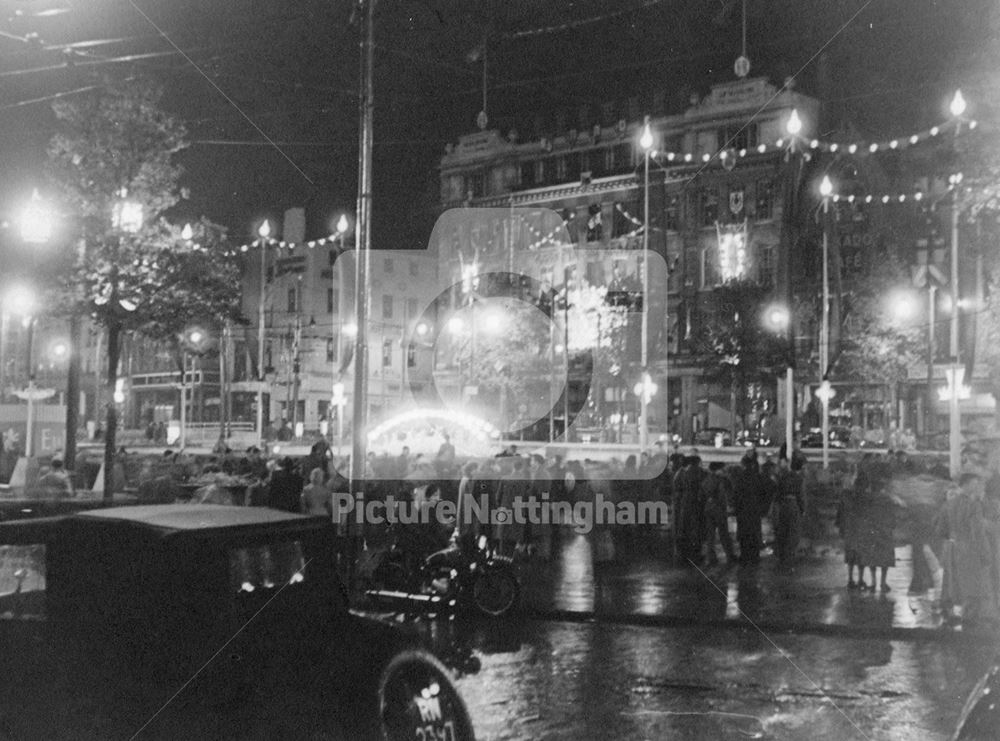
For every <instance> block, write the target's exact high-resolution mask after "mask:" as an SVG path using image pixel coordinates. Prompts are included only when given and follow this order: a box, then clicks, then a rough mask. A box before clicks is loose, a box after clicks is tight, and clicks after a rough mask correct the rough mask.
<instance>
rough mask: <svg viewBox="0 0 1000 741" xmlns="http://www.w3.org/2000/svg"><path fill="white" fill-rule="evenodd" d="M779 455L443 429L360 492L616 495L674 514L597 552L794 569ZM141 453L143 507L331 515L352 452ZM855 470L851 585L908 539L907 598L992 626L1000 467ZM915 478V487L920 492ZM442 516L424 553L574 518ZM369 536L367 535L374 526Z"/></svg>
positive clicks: (52, 487) (552, 530) (56, 471)
mask: <svg viewBox="0 0 1000 741" xmlns="http://www.w3.org/2000/svg"><path fill="white" fill-rule="evenodd" d="M783 453H784V451H782V453H781V454H779V455H778V456H772V455H770V454H766V453H763V452H758V451H757V450H755V449H750V450H748V451H747V452H746V453H745V454H744V455H743V457H742V459H741V460H740V461H739V462H738V463H737V464H734V465H727V464H723V463H721V462H712V463H709V464H708V465H707V466H706V465H705V463H704V462H703V461H702V459H701V457H700V456H699V455H698V452H697V450H696V449H693V448H691V449H688V450H687V451H686V452H684V453H682V452H681V451H680V450H679V449H678V448H676V447H675V448H674V449H673V450H672V451H670V452H668V451H667V450H666V449H665V446H664V445H663V444H658V445H657V446H656V447H655V448H654V449H653V450H652V451H651V452H650V453H648V454H645V453H644V454H642V455H641V456H638V457H636V456H629V457H628V458H626V459H625V460H624V461H621V460H617V459H612V460H610V461H594V460H586V459H585V460H583V461H578V460H569V461H566V460H564V459H563V458H562V457H561V456H559V455H552V456H550V457H547V458H546V457H544V456H541V455H538V454H532V455H524V454H522V453H520V452H519V451H518V450H517V448H516V446H514V445H511V446H509V447H508V448H506V449H504V450H503V451H501V452H500V453H499V454H498V455H497V456H495V457H488V458H479V459H460V458H458V457H457V456H456V452H455V448H454V446H453V445H452V443H451V441H450V440H448V439H447V437H445V440H444V442H443V443H442V445H441V447H440V449H439V450H438V452H437V454H436V455H421V454H411V452H410V450H409V449H408V448H407V447H405V446H404V447H403V448H402V450H401V451H400V452H399V453H398V454H395V455H390V454H387V453H383V454H375V453H369V455H368V458H367V459H366V462H365V475H364V484H363V486H364V493H365V497H366V499H368V500H380V501H383V502H384V501H387V500H389V499H392V500H393V501H395V502H401V503H406V502H409V503H412V504H413V505H414V506H416V507H424V508H426V507H430V508H434V507H435V506H436V505H437V503H438V502H440V501H444V500H450V501H451V502H452V503H453V504H455V505H456V508H455V510H456V511H458V512H462V511H463V501H464V500H465V499H466V498H467V497H475V498H476V500H477V502H483V501H486V502H488V503H489V508H490V510H491V511H492V510H495V509H498V508H505V509H510V508H511V507H512V506H513V504H514V502H516V501H518V500H520V501H531V500H542V499H544V500H545V501H547V502H550V503H558V502H565V503H569V504H571V505H572V504H575V503H578V502H593V501H594V500H595V498H596V497H597V495H599V494H600V495H601V496H602V497H603V498H604V500H605V501H609V502H612V503H614V504H617V503H621V502H635V503H639V502H643V501H645V502H663V503H666V504H668V505H669V511H670V516H669V519H668V521H667V522H665V523H660V524H659V525H645V526H644V525H642V524H639V525H616V524H613V523H611V524H609V523H596V524H595V525H594V527H593V528H592V529H590V530H588V537H589V538H590V539H591V543H592V548H591V551H592V553H593V557H594V560H595V563H604V562H610V561H614V560H615V559H616V552H617V551H619V550H620V549H621V547H622V546H623V545H628V544H630V543H631V542H632V541H633V540H634V539H635V538H636V537H637V536H638V535H639V534H641V533H642V532H643V527H645V528H646V530H647V531H649V530H650V529H651V528H658V529H659V530H660V532H661V533H663V532H664V531H665V530H667V529H669V532H670V538H669V539H666V538H662V539H661V540H660V542H665V541H667V540H669V542H670V543H671V544H672V548H673V557H674V563H675V564H676V565H678V566H686V567H714V566H717V565H718V564H720V563H722V562H724V563H726V564H740V565H742V566H747V567H752V566H754V565H756V564H758V563H760V561H761V557H762V554H765V553H766V552H767V549H768V547H770V552H771V553H773V556H774V558H775V563H776V566H777V567H778V568H792V567H794V564H795V562H796V560H797V559H798V558H799V557H801V555H802V554H803V553H804V552H805V550H806V549H807V547H808V545H809V544H810V543H811V542H812V541H814V540H815V539H816V538H821V537H824V536H828V535H829V534H830V533H829V531H827V529H826V525H827V522H826V521H825V520H824V519H823V517H822V516H821V514H820V512H819V505H818V503H817V497H818V492H820V491H821V490H822V489H823V487H822V486H818V485H817V472H818V471H819V467H818V466H817V465H816V464H812V465H809V464H807V462H806V458H805V456H803V455H802V453H801V452H800V451H798V450H795V451H793V453H792V455H791V457H790V460H789V459H787V456H785V455H783ZM123 457H124V458H126V459H127V455H123ZM142 461H143V462H142V465H141V471H140V472H139V474H138V496H139V499H140V500H141V501H146V502H172V501H196V502H203V503H224V504H240V505H248V506H265V507H272V508H275V509H280V510H285V511H289V512H302V513H305V514H308V515H314V516H331V515H332V514H333V505H334V495H335V494H336V493H340V492H348V491H349V490H350V485H349V481H348V476H349V475H350V473H349V460H348V459H347V458H338V457H336V456H334V455H333V453H332V450H331V449H330V447H329V446H328V445H327V444H326V443H325V442H323V441H320V442H317V443H316V444H315V445H314V446H313V447H312V449H311V451H310V453H309V455H307V456H305V457H303V458H299V459H293V458H291V457H282V458H272V459H267V458H265V457H264V456H263V455H262V453H261V451H260V450H259V449H258V448H256V447H251V448H249V449H247V450H246V451H245V452H244V453H243V454H239V455H237V454H234V453H233V452H232V451H230V450H228V449H224V450H221V451H219V452H218V453H217V454H216V455H213V456H210V457H208V458H205V459H202V460H200V461H195V460H194V459H192V458H191V457H190V456H188V455H186V454H185V453H184V452H183V451H181V452H178V451H174V450H167V451H165V452H164V453H163V455H162V456H160V457H158V458H155V459H154V458H150V457H145V458H143V459H142ZM851 469H852V470H851V471H850V473H849V474H848V475H847V476H846V477H844V478H842V479H839V480H838V481H837V482H836V484H835V485H834V486H833V488H832V489H831V488H830V487H829V486H828V487H827V489H826V490H825V492H824V496H826V497H827V498H829V497H830V496H831V494H832V495H833V501H834V502H835V503H836V518H835V523H834V524H835V525H836V527H837V528H838V529H839V534H840V536H841V538H842V540H843V547H844V560H845V562H846V566H847V585H846V586H847V589H848V590H862V591H873V592H875V591H880V592H883V593H884V592H888V591H890V589H891V587H890V585H889V583H888V579H887V575H888V572H889V570H890V569H891V568H893V567H894V566H895V565H896V550H895V546H896V544H897V542H901V539H902V538H905V539H906V540H907V541H908V542H909V543H910V545H911V549H912V564H913V568H912V582H911V585H910V591H911V593H923V592H926V591H927V590H929V589H932V588H938V589H940V599H941V606H942V609H943V613H944V617H945V619H947V620H959V619H962V620H965V621H967V622H975V621H983V620H995V621H1000V474H998V473H989V472H987V471H986V470H976V471H973V472H969V473H966V474H964V475H963V476H962V477H961V480H960V481H959V482H958V483H957V484H955V483H952V482H951V481H950V480H949V479H948V477H947V473H948V472H947V470H942V467H941V465H940V463H938V464H937V466H936V468H933V469H931V468H920V467H919V465H918V463H917V462H916V460H915V459H911V458H909V457H908V456H907V454H906V453H904V452H897V453H895V454H889V455H884V454H883V455H877V454H874V453H866V454H865V455H864V456H863V457H862V458H861V459H860V460H859V461H858V462H857V463H856V464H855V465H853V466H852V467H851ZM39 485H40V486H43V487H44V488H45V489H46V490H48V491H51V492H53V495H58V496H73V482H72V479H71V477H70V476H69V475H68V474H67V472H66V471H65V468H64V466H63V464H62V461H61V460H60V459H59V458H58V457H56V458H54V459H53V460H52V462H51V464H50V466H49V468H48V470H44V471H43V472H42V477H41V479H40V481H39ZM921 488H923V489H924V490H926V491H925V493H923V494H919V493H918V490H919V489H921ZM926 492H931V493H929V494H927V493H926ZM838 496H839V502H837V498H838ZM826 504H827V505H829V504H830V502H829V501H827V502H826ZM568 511H572V509H570V510H568ZM438 524H439V525H440V524H441V523H438ZM446 525H447V526H440V527H436V528H430V529H428V530H427V532H426V533H422V534H420V535H421V537H422V536H423V535H427V536H428V537H427V538H426V543H427V547H428V548H431V547H432V546H434V547H437V546H441V545H442V544H447V543H448V542H451V543H454V542H456V541H458V540H461V539H463V538H464V539H466V540H467V542H472V540H473V539H474V538H475V537H477V536H479V535H483V534H486V535H488V536H489V537H490V538H491V539H492V540H493V541H494V542H495V544H496V545H497V547H498V548H499V550H500V551H501V552H502V553H504V554H507V555H511V556H515V557H516V556H524V557H537V558H541V559H546V558H549V557H550V556H551V555H552V554H553V553H554V552H555V548H556V546H557V545H558V541H559V539H560V538H562V537H564V535H565V533H566V531H567V529H568V528H570V527H573V526H574V525H575V523H574V522H572V515H569V518H568V519H565V518H564V519H561V520H560V519H555V520H553V521H551V522H546V523H544V524H539V523H537V522H518V521H513V520H512V521H507V522H494V521H493V520H488V521H485V522H470V521H468V520H467V519H465V518H457V519H455V520H454V521H453V522H452V523H446ZM432 530H433V532H432ZM368 532H369V534H370V535H373V536H374V537H376V538H377V536H378V528H371V529H369V531H368ZM766 536H769V537H770V541H769V542H768V543H765V537H766ZM418 540H419V538H418ZM941 574H943V581H942V579H941Z"/></svg>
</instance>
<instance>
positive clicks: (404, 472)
mask: <svg viewBox="0 0 1000 741" xmlns="http://www.w3.org/2000/svg"><path fill="white" fill-rule="evenodd" d="M409 475H410V446H409V445H404V446H403V450H402V452H400V454H399V456H398V457H397V458H396V478H398V479H400V480H402V479H405V478H406V477H407V476H409Z"/></svg>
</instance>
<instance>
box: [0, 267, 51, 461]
mask: <svg viewBox="0 0 1000 741" xmlns="http://www.w3.org/2000/svg"><path fill="white" fill-rule="evenodd" d="M3 311H4V313H5V314H8V313H9V314H13V315H17V316H20V317H21V318H22V325H23V326H24V328H25V330H26V340H25V361H26V362H25V372H26V373H27V378H26V381H27V383H26V384H25V388H24V390H23V391H15V392H14V395H15V396H17V397H18V398H20V399H24V400H25V401H27V402H28V412H27V417H26V421H25V435H24V437H25V440H24V455H25V457H26V458H28V459H30V458H32V457H33V456H34V452H35V450H34V443H35V402H36V401H39V400H41V399H43V398H46V396H51V395H52V392H49V393H48V394H46V395H42V394H39V393H36V392H37V391H38V389H36V388H35V369H34V352H33V351H34V347H33V345H34V334H35V298H34V291H33V290H32V289H30V288H28V287H27V286H24V285H17V286H14V287H12V288H10V289H8V291H7V292H6V294H5V295H4V296H3Z"/></svg>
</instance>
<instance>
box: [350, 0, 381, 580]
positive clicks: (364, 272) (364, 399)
mask: <svg viewBox="0 0 1000 741" xmlns="http://www.w3.org/2000/svg"><path fill="white" fill-rule="evenodd" d="M361 13H362V17H363V19H362V31H361V73H360V77H361V79H360V85H359V86H358V90H359V100H358V109H359V110H358V113H359V116H360V119H361V121H360V132H359V146H358V157H359V160H360V161H359V163H358V165H359V166H358V216H357V230H356V232H355V235H356V237H355V239H356V251H357V262H356V265H355V274H354V277H355V317H356V319H355V321H356V322H357V325H358V332H357V335H356V337H355V343H354V399H353V403H354V410H353V411H354V419H353V433H354V434H353V438H354V439H353V441H352V443H353V444H352V447H351V496H352V497H353V498H354V501H355V506H356V507H358V508H360V510H361V511H363V508H364V504H365V502H364V498H365V489H364V483H365V482H364V476H365V459H366V457H367V452H368V451H367V448H368V446H367V442H368V441H367V440H366V439H365V433H366V427H367V419H366V417H367V414H366V412H367V404H368V327H367V324H368V268H369V264H370V260H371V254H370V253H371V207H372V191H371V189H372V140H373V134H374V112H375V105H374V86H373V81H372V72H373V67H374V60H375V39H374V36H375V0H361ZM348 527H349V528H350V523H348ZM348 535H349V536H350V548H349V550H348V568H349V569H350V570H351V573H350V576H351V578H352V579H353V576H354V574H353V568H354V559H355V555H356V553H357V551H358V546H359V539H360V538H363V537H364V523H362V524H361V527H360V530H359V532H350V530H349V531H348Z"/></svg>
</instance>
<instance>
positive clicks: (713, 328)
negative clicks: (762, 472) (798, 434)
mask: <svg viewBox="0 0 1000 741" xmlns="http://www.w3.org/2000/svg"><path fill="white" fill-rule="evenodd" d="M769 295H770V291H769V289H768V288H766V287H764V286H761V285H758V284H757V283H754V282H753V281H747V280H733V281H730V282H728V283H725V284H723V285H721V286H719V287H717V288H716V289H715V291H714V292H713V293H712V297H711V304H710V309H709V312H708V315H707V316H706V317H705V321H704V322H702V324H701V329H700V331H699V332H698V333H697V335H696V336H695V338H694V342H695V347H696V348H697V350H698V354H699V355H701V356H702V357H703V358H704V361H703V363H704V365H703V367H704V370H705V375H706V378H707V379H708V380H709V381H710V382H712V383H719V384H722V385H723V386H725V387H726V388H728V389H729V390H730V404H731V411H732V417H733V421H734V423H735V421H736V420H737V418H738V419H740V421H742V422H743V423H744V425H745V423H746V415H747V414H749V412H750V409H749V394H748V390H749V389H750V388H751V387H752V386H754V385H757V384H765V383H770V382H773V380H774V378H775V375H776V372H778V371H780V369H781V368H782V367H784V363H785V362H786V357H787V356H786V350H787V348H786V344H785V340H784V338H783V337H781V336H779V335H777V334H775V333H774V332H773V331H772V330H771V329H769V328H768V327H766V326H765V324H764V321H763V315H764V311H765V309H766V306H767V302H768V298H769ZM733 432H734V433H735V432H736V430H733Z"/></svg>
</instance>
